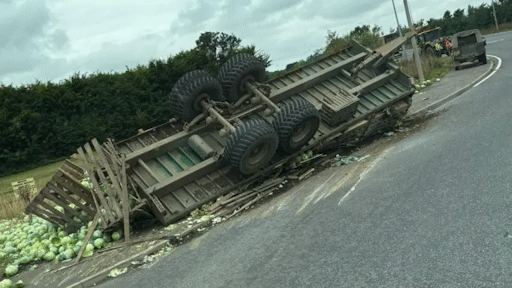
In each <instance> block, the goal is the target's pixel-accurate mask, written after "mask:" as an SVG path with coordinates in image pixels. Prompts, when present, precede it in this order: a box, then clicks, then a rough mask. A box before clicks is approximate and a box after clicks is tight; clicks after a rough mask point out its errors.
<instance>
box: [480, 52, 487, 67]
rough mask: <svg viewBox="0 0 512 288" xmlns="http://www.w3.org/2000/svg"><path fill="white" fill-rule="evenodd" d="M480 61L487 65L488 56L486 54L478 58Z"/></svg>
mask: <svg viewBox="0 0 512 288" xmlns="http://www.w3.org/2000/svg"><path fill="white" fill-rule="evenodd" d="M478 61H479V62H480V63H482V64H484V65H485V64H487V55H486V53H484V54H482V55H479V56H478Z"/></svg>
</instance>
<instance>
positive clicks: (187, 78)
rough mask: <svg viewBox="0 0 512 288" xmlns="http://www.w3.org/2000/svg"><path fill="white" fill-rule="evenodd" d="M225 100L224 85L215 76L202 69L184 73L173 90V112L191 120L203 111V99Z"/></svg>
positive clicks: (171, 97) (185, 119)
mask: <svg viewBox="0 0 512 288" xmlns="http://www.w3.org/2000/svg"><path fill="white" fill-rule="evenodd" d="M208 99H211V100H215V101H224V97H223V96H222V87H221V86H220V83H219V81H217V79H215V77H213V76H211V75H210V74H208V73H206V72H205V71H202V70H194V71H191V72H188V73H187V74H185V75H183V76H182V77H181V78H180V79H179V80H178V82H176V84H174V87H173V88H172V90H171V95H170V102H171V110H172V112H173V113H174V114H175V115H176V116H178V117H180V118H181V119H183V120H184V121H187V122H190V121H192V120H193V119H194V118H195V117H196V116H197V115H199V114H201V112H202V111H203V109H202V107H201V104H200V103H201V100H208Z"/></svg>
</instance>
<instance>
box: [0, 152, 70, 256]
mask: <svg viewBox="0 0 512 288" xmlns="http://www.w3.org/2000/svg"><path fill="white" fill-rule="evenodd" d="M63 162H64V161H60V162H56V163H53V164H50V165H46V166H41V167H38V168H36V169H33V170H29V171H25V172H22V173H18V174H14V175H9V176H6V177H3V178H0V219H10V218H15V217H19V216H20V215H22V212H23V211H24V210H25V206H26V203H25V202H24V201H23V199H21V198H19V197H17V195H15V194H14V193H13V190H12V185H11V182H15V181H19V180H23V179H27V178H34V181H35V182H36V186H37V192H38V193H39V190H41V188H43V187H44V186H45V185H46V183H47V182H48V181H49V180H50V179H51V178H52V177H53V175H54V174H55V172H56V171H57V170H58V169H59V167H60V166H62V163H63ZM0 266H1V263H0Z"/></svg>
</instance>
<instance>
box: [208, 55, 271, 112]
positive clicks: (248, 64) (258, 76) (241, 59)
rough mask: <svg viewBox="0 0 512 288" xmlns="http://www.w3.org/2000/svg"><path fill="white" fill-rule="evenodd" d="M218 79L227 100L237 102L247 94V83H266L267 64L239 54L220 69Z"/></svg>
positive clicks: (250, 56)
mask: <svg viewBox="0 0 512 288" xmlns="http://www.w3.org/2000/svg"><path fill="white" fill-rule="evenodd" d="M218 79H219V82H220V84H221V86H222V90H223V91H224V97H225V98H226V100H228V101H229V102H236V101H237V100H238V99H239V98H240V97H242V96H243V95H244V94H245V93H247V88H246V87H245V83H247V82H254V81H256V82H260V83H261V82H264V81H265V64H264V63H263V62H262V61H261V60H259V59H258V58H256V57H254V56H252V55H250V54H238V55H235V56H234V57H233V58H231V59H229V60H228V61H227V62H226V63H225V64H224V65H223V66H222V67H221V68H220V70H219V75H218Z"/></svg>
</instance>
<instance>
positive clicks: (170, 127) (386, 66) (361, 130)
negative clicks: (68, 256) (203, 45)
mask: <svg viewBox="0 0 512 288" xmlns="http://www.w3.org/2000/svg"><path fill="white" fill-rule="evenodd" d="M412 35H413V34H412V33H411V34H408V35H406V36H405V37H402V38H398V39H395V40H394V41H392V42H390V43H388V44H386V45H385V46H382V47H380V48H379V49H377V50H375V51H374V50H370V49H367V48H365V47H363V46H361V45H359V44H358V43H356V42H353V43H351V44H350V45H349V47H347V48H346V49H344V50H343V51H340V52H338V53H335V54H332V55H328V56H325V57H323V58H321V59H319V60H317V61H315V62H313V63H311V64H309V65H307V66H305V67H301V68H299V69H296V70H293V71H290V72H288V73H286V74H284V75H281V76H279V77H277V78H275V79H271V80H269V81H267V82H265V81H264V79H265V67H264V65H263V63H261V62H260V61H259V60H258V59H257V58H255V57H253V56H251V55H245V54H241V55H236V56H235V57H233V58H232V59H230V60H229V61H228V62H227V63H226V64H225V65H224V66H223V67H222V68H221V70H220V72H219V75H218V76H217V77H213V76H211V75H209V74H208V73H206V72H204V71H192V72H189V73H187V74H186V75H184V76H183V77H182V78H181V79H180V80H179V81H178V82H177V83H176V84H175V86H174V87H173V89H172V92H171V95H170V105H171V107H172V110H173V112H174V114H175V115H176V117H175V118H174V119H172V120H171V121H170V122H169V123H165V124H163V125H160V126H158V127H155V128H152V129H149V130H146V131H144V132H142V133H139V134H138V135H136V136H134V137H132V138H129V139H126V140H123V141H120V142H117V143H116V144H115V145H114V146H113V147H114V149H115V151H112V150H113V149H110V152H111V153H112V154H116V156H115V157H112V159H114V158H115V159H123V163H124V165H122V166H123V167H124V168H123V171H121V172H120V173H118V174H119V175H124V170H125V171H126V177H127V178H128V182H127V181H116V183H132V188H133V189H132V192H131V193H136V199H142V200H140V201H137V203H139V204H140V203H143V204H144V205H147V207H148V208H149V209H150V210H151V211H152V213H153V214H154V215H155V216H156V217H157V218H158V219H159V220H160V222H161V223H162V224H164V225H166V224H169V223H172V222H175V221H177V220H178V219H180V218H182V217H184V216H186V215H187V214H188V213H190V211H192V210H193V209H196V208H198V207H200V206H201V205H203V204H205V203H208V202H210V201H212V200H214V199H216V198H218V197H219V196H221V195H224V194H226V193H228V192H230V191H233V190H234V189H237V188H238V187H242V186H247V185H248V184H250V183H254V182H256V181H261V180H262V179H265V177H267V176H268V175H270V174H271V173H273V172H275V171H276V170H278V169H283V168H285V167H286V166H287V164H289V163H291V162H293V161H295V159H296V158H297V155H300V154H301V153H303V152H305V151H308V150H319V149H322V148H325V147H328V146H333V145H336V144H342V143H343V142H344V141H347V140H348V139H351V138H356V137H357V138H364V137H365V136H368V135H370V134H372V133H374V132H376V131H378V130H380V129H381V128H384V127H389V126H390V125H393V124H394V123H395V121H396V120H398V119H400V118H402V117H403V116H405V114H406V113H407V110H408V108H409V107H410V105H411V101H412V100H411V99H412V95H413V94H414V88H413V85H412V82H411V79H410V78H409V77H407V76H406V75H404V74H403V73H402V72H401V71H400V68H399V67H398V66H397V64H396V63H394V62H393V61H392V60H390V59H389V58H390V56H391V55H392V54H393V53H394V52H395V51H396V50H397V49H398V48H399V47H400V45H401V44H402V43H403V42H404V41H406V40H407V39H408V38H410V37H411V36H412ZM96 147H97V148H98V149H100V150H101V148H100V147H99V145H96ZM91 155H92V154H91ZM107 158H108V157H107ZM90 160H91V159H90ZM99 162H100V161H98V163H99ZM104 162H108V161H104ZM114 162H116V161H113V162H112V163H114ZM115 165H116V166H121V165H120V164H119V163H116V164H115ZM88 166H89V167H88V170H90V171H91V173H92V174H93V175H92V176H93V177H95V178H97V180H95V181H97V182H98V187H100V186H101V187H104V186H108V185H102V184H101V182H105V181H107V182H109V183H111V182H112V180H108V176H112V177H114V178H115V177H116V176H115V175H113V173H111V172H110V173H107V172H108V171H106V169H104V168H103V169H94V168H91V166H94V161H89V163H88ZM107 166H108V165H107ZM95 172H96V173H95ZM99 174H105V175H103V176H102V175H99ZM105 176H107V177H105ZM124 185H125V186H126V185H128V184H124ZM111 186H112V185H111ZM118 186H119V187H121V186H123V184H118ZM71 188H72V187H71ZM66 191H67V192H68V193H70V194H73V190H72V189H68V190H66ZM46 194H48V193H46ZM112 198H115V197H112ZM96 202H97V201H96ZM107 202H108V201H107ZM107 204H108V203H107ZM107 204H105V205H103V208H101V207H95V209H93V210H94V211H104V210H105V209H107V208H106V207H108V205H107ZM98 205H99V206H101V203H100V204H97V203H96V206H98ZM135 206H136V207H137V208H140V205H138V206H137V205H135ZM43 208H45V207H43ZM35 210H37V209H34V208H33V207H32V208H31V209H30V211H29V210H27V212H31V211H35ZM130 212H131V210H130ZM39 214H44V213H39ZM89 218H90V217H89ZM114 218H115V217H114ZM59 221H60V222H62V220H59Z"/></svg>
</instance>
